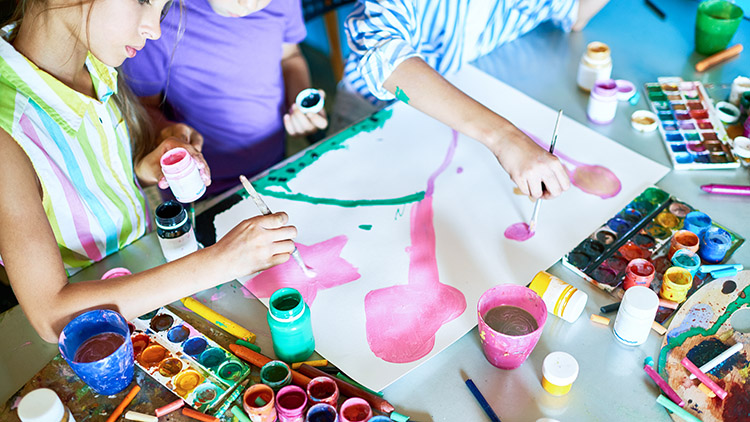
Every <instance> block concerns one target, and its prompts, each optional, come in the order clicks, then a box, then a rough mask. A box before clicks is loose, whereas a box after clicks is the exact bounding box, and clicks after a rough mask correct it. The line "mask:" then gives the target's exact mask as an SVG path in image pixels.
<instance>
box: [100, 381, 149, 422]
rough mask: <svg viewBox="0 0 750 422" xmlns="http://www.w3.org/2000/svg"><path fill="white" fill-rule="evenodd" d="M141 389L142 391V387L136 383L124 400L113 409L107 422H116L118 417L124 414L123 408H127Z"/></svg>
mask: <svg viewBox="0 0 750 422" xmlns="http://www.w3.org/2000/svg"><path fill="white" fill-rule="evenodd" d="M139 391H141V387H140V386H139V385H138V384H136V385H134V386H133V388H132V389H131V390H130V392H128V394H127V395H126V396H125V398H123V399H122V402H120V404H119V405H117V407H115V410H113V411H112V413H111V414H110V415H109V417H108V418H107V422H115V421H116V420H117V418H119V417H120V415H122V412H123V410H125V408H126V407H128V405H129V404H130V402H131V401H133V398H135V395H136V394H138V392H139Z"/></svg>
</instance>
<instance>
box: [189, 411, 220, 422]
mask: <svg viewBox="0 0 750 422" xmlns="http://www.w3.org/2000/svg"><path fill="white" fill-rule="evenodd" d="M182 414H183V415H185V416H187V417H188V418H193V419H196V420H199V421H201V422H220V421H219V418H217V417H216V416H211V415H207V414H205V413H201V412H199V411H197V410H193V409H191V408H189V407H183V408H182Z"/></svg>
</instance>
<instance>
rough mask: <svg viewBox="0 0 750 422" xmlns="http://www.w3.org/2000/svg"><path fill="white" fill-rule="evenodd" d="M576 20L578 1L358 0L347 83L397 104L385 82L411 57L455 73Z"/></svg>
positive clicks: (351, 22)
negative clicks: (540, 29) (546, 28)
mask: <svg viewBox="0 0 750 422" xmlns="http://www.w3.org/2000/svg"><path fill="white" fill-rule="evenodd" d="M577 17H578V0H439V1H438V0H359V3H358V4H357V5H356V6H355V8H354V10H353V11H352V13H351V14H350V15H349V17H348V18H347V20H346V32H347V35H348V37H347V38H348V40H349V47H350V48H351V50H352V52H351V54H350V55H349V58H348V60H347V63H346V66H345V69H344V78H343V83H344V85H345V86H346V87H347V88H348V89H349V90H351V91H355V92H358V93H360V94H361V95H362V96H364V97H365V98H367V99H368V100H370V101H371V102H373V103H376V102H377V100H384V101H385V100H392V99H393V98H394V96H393V94H391V93H390V92H388V91H387V90H386V89H385V88H383V83H384V82H385V81H386V79H388V77H389V76H391V73H393V71H394V70H395V69H396V67H398V65H399V64H401V62H403V61H404V60H406V59H408V58H410V57H415V56H416V57H421V58H422V59H423V60H424V61H425V62H427V64H429V65H430V66H432V67H433V68H434V69H435V70H437V71H438V72H439V73H440V74H446V73H451V72H455V71H457V70H458V69H459V68H460V67H461V65H462V64H464V63H468V62H470V61H472V60H474V59H476V58H478V57H480V56H482V55H484V54H487V53H489V52H490V51H492V50H493V49H495V48H496V47H497V46H499V45H501V44H504V43H506V42H508V41H512V40H514V39H516V38H518V37H519V36H521V35H523V34H525V33H527V32H529V31H531V30H532V29H534V28H535V27H536V26H537V25H539V24H540V23H542V22H544V21H547V20H551V21H552V22H554V23H555V24H557V25H559V26H561V27H562V28H563V29H565V30H566V31H567V30H570V28H571V27H572V26H573V24H574V23H575V20H576V18H577ZM508 65H509V66H517V67H520V66H522V64H521V63H508Z"/></svg>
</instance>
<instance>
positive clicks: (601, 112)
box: [586, 79, 617, 125]
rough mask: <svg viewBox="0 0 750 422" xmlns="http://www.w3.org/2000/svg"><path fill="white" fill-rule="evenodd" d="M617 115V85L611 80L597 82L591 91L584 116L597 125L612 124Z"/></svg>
mask: <svg viewBox="0 0 750 422" xmlns="http://www.w3.org/2000/svg"><path fill="white" fill-rule="evenodd" d="M615 113H617V83H616V82H615V81H614V80H612V79H605V80H600V81H597V82H596V83H595V84H594V88H593V89H592V90H591V96H590V97H589V104H588V108H587V109H586V115H587V116H588V118H589V120H591V121H592V122H594V123H596V124H598V125H606V124H610V123H612V120H614V119H615Z"/></svg>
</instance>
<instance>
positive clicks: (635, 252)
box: [619, 242, 651, 261]
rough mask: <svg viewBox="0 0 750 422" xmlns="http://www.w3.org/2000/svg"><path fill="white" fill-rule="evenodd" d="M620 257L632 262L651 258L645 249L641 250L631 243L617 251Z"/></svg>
mask: <svg viewBox="0 0 750 422" xmlns="http://www.w3.org/2000/svg"><path fill="white" fill-rule="evenodd" d="M619 252H620V255H622V257H623V258H625V259H627V260H628V261H632V260H634V259H639V258H640V259H645V258H648V257H649V256H651V252H649V251H648V250H646V249H643V248H641V247H640V246H638V245H636V244H635V243H633V242H628V243H626V244H624V245H622V246H621V247H620V249H619Z"/></svg>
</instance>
